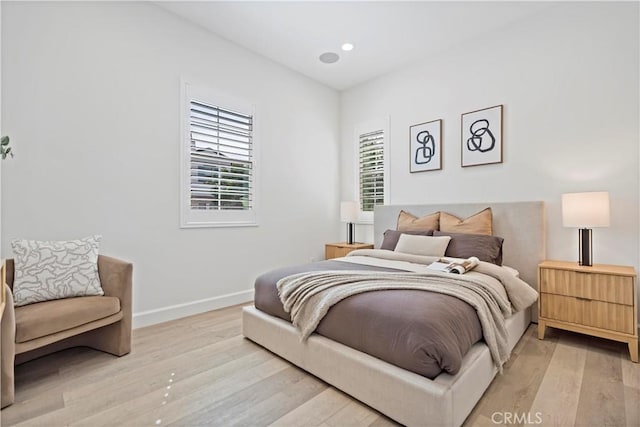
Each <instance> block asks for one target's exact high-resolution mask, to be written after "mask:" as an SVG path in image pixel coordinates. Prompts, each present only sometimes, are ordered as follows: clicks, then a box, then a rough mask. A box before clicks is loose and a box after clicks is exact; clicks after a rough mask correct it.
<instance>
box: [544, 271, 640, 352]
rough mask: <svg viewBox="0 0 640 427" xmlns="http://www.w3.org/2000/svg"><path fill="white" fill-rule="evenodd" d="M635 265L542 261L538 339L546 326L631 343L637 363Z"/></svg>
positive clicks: (630, 348)
mask: <svg viewBox="0 0 640 427" xmlns="http://www.w3.org/2000/svg"><path fill="white" fill-rule="evenodd" d="M635 281H636V272H635V270H634V269H633V267H623V266H617V265H604V264H594V265H593V266H592V267H583V266H580V265H578V264H577V263H573V262H564V261H544V262H542V263H541V264H540V265H538V283H539V285H540V288H539V289H540V298H539V299H538V312H539V316H540V317H539V319H538V338H539V339H544V331H545V328H546V327H547V326H550V327H552V328H560V329H566V330H568V331H574V332H580V333H583V334H588V335H593V336H597V337H601V338H607V339H611V340H616V341H622V342H626V343H627V344H628V345H629V354H630V357H631V360H632V361H633V362H636V363H637V362H638V326H637V325H638V305H637V297H636V285H635Z"/></svg>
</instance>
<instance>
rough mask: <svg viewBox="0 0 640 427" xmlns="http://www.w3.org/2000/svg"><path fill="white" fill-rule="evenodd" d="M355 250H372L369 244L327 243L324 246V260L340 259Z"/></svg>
mask: <svg viewBox="0 0 640 427" xmlns="http://www.w3.org/2000/svg"><path fill="white" fill-rule="evenodd" d="M356 249H373V245H372V244H370V243H352V244H349V243H327V244H326V245H324V257H325V259H331V258H340V257H343V256H347V254H348V253H349V252H351V251H355V250H356Z"/></svg>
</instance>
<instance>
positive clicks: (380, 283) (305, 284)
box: [277, 271, 511, 370]
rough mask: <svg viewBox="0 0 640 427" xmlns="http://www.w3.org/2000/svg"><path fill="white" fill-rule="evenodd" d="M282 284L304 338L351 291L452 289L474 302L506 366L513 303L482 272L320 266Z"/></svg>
mask: <svg viewBox="0 0 640 427" xmlns="http://www.w3.org/2000/svg"><path fill="white" fill-rule="evenodd" d="M277 287H278V295H279V296H280V300H281V301H282V304H283V306H284V310H285V311H286V312H288V313H290V315H291V320H292V322H293V325H294V326H295V327H296V328H298V330H299V331H300V334H301V340H303V341H304V340H306V339H307V338H308V337H309V335H311V333H312V332H313V331H314V330H315V329H316V327H317V326H318V324H319V323H320V321H321V320H322V318H323V317H324V316H325V315H326V314H327V312H328V311H329V309H330V308H331V307H332V306H333V305H334V304H337V303H338V302H340V301H342V300H343V299H345V298H347V297H350V296H352V295H356V294H359V293H362V292H370V291H379V290H387V289H417V290H425V291H430V292H438V293H441V294H446V295H451V296H454V297H456V298H459V299H461V300H462V301H465V302H466V303H468V304H470V305H471V306H472V307H474V308H475V309H476V312H477V313H478V318H479V319H480V324H481V326H482V334H483V336H484V340H485V342H486V343H487V346H488V347H489V350H490V352H491V356H492V358H493V361H494V363H495V365H496V366H497V367H498V368H499V369H500V370H502V365H503V364H504V363H505V362H506V361H507V360H508V358H509V346H508V343H507V329H506V327H505V321H504V319H505V317H508V316H510V315H511V303H510V301H509V300H508V299H506V298H505V297H504V296H503V295H501V294H500V293H498V292H496V290H495V289H494V288H492V287H491V286H490V285H489V284H487V283H485V282H483V281H482V280H481V279H479V278H478V277H475V278H471V277H468V276H465V275H456V276H453V275H451V274H447V273H438V272H434V273H407V272H397V273H396V272H375V273H372V272H371V271H318V272H308V273H299V274H294V275H291V276H288V277H285V278H283V279H281V280H279V281H278V283H277Z"/></svg>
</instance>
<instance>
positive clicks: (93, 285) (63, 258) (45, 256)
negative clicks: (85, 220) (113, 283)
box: [11, 236, 104, 306]
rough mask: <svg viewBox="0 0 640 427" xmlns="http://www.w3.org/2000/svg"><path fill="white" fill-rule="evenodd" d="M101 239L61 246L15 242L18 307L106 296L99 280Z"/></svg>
mask: <svg viewBox="0 0 640 427" xmlns="http://www.w3.org/2000/svg"><path fill="white" fill-rule="evenodd" d="M101 238H102V237H101V236H91V237H85V238H84V239H78V240H69V241H61V242H46V241H38V240H14V241H12V242H11V247H12V248H13V253H14V256H15V276H14V280H13V299H14V303H15V305H16V306H21V305H27V304H33V303H36V302H42V301H49V300H54V299H61V298H70V297H79V296H90V295H104V291H103V290H102V287H101V286H100V278H99V277H98V245H99V243H100V239H101Z"/></svg>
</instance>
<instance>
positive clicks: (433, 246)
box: [395, 234, 451, 256]
mask: <svg viewBox="0 0 640 427" xmlns="http://www.w3.org/2000/svg"><path fill="white" fill-rule="evenodd" d="M449 241H451V237H450V236H437V237H433V236H418V235H413V234H401V235H400V238H399V239H398V244H397V245H396V248H395V251H396V252H403V253H405V254H413V255H426V256H444V253H445V251H446V250H447V246H449Z"/></svg>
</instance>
